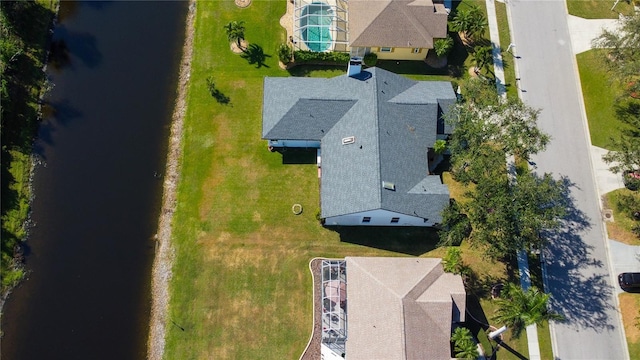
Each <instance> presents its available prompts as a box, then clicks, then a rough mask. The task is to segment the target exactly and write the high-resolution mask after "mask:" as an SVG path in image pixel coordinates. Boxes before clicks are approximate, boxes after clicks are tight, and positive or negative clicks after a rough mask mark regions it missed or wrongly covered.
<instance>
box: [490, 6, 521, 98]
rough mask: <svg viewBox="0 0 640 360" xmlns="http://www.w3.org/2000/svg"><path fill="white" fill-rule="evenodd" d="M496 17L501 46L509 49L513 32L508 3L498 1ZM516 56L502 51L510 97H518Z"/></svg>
mask: <svg viewBox="0 0 640 360" xmlns="http://www.w3.org/2000/svg"><path fill="white" fill-rule="evenodd" d="M495 4H496V18H497V19H498V32H499V35H500V47H501V48H502V50H507V48H508V47H509V44H511V33H510V32H509V20H508V18H507V5H506V4H504V3H501V2H498V1H496V2H495ZM514 61H516V58H515V57H513V56H512V54H510V53H508V52H506V51H505V52H503V53H502V64H503V67H504V83H505V87H506V88H507V96H508V97H510V98H517V97H518V88H517V87H516V73H515V67H514Z"/></svg>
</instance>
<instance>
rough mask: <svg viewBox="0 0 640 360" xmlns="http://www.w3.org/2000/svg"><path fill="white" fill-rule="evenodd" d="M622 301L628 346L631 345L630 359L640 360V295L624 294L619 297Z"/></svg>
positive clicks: (621, 306) (621, 308)
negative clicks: (639, 317) (639, 323)
mask: <svg viewBox="0 0 640 360" xmlns="http://www.w3.org/2000/svg"><path fill="white" fill-rule="evenodd" d="M618 299H619V300H620V312H621V313H622V322H623V324H624V329H625V335H626V337H627V344H628V345H629V358H630V359H640V327H639V326H636V324H638V316H640V314H639V313H638V309H640V294H634V293H622V294H620V295H618Z"/></svg>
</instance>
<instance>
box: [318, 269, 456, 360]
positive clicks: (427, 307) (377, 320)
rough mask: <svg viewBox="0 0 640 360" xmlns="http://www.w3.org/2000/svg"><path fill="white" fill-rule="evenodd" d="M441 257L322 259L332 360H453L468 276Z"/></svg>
mask: <svg viewBox="0 0 640 360" xmlns="http://www.w3.org/2000/svg"><path fill="white" fill-rule="evenodd" d="M441 261H442V260H441V259H437V258H390V257H346V258H345V259H344V260H323V261H322V275H321V276H322V284H323V286H322V291H321V292H320V294H317V295H316V296H320V297H321V301H320V303H321V304H322V312H321V313H322V315H321V317H322V329H323V330H322V341H321V344H320V350H321V353H322V355H323V358H324V359H327V360H331V359H334V360H337V359H342V358H344V359H347V360H371V359H385V360H396V359H397V360H413V359H415V360H418V359H419V360H449V359H451V358H452V356H451V347H450V339H451V333H452V331H453V329H454V327H455V326H456V325H455V324H456V323H459V322H464V321H465V309H466V292H465V289H464V284H463V282H462V278H461V277H460V275H454V274H451V273H445V272H444V270H443V268H442V264H441Z"/></svg>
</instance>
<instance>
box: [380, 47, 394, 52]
mask: <svg viewBox="0 0 640 360" xmlns="http://www.w3.org/2000/svg"><path fill="white" fill-rule="evenodd" d="M392 51H393V48H390V47H381V48H380V52H392Z"/></svg>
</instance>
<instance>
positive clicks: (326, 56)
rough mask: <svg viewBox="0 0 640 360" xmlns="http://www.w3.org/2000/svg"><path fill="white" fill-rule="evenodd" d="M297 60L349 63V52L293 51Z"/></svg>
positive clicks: (303, 62)
mask: <svg viewBox="0 0 640 360" xmlns="http://www.w3.org/2000/svg"><path fill="white" fill-rule="evenodd" d="M293 57H294V59H295V62H296V63H298V64H305V63H337V64H343V65H347V64H348V63H349V53H343V52H313V51H304V50H298V51H296V52H294V53H293Z"/></svg>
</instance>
